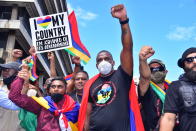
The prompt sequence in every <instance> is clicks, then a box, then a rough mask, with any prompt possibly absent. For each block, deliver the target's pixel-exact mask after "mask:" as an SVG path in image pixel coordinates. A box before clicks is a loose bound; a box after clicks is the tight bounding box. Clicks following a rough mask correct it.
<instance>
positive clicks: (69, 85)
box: [66, 56, 81, 93]
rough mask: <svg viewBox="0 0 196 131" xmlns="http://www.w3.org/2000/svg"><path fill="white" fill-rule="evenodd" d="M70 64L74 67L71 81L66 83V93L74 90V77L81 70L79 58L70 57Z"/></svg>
mask: <svg viewBox="0 0 196 131" xmlns="http://www.w3.org/2000/svg"><path fill="white" fill-rule="evenodd" d="M72 62H73V63H74V64H75V67H74V72H73V77H72V79H71V80H69V81H68V83H67V89H66V92H67V93H71V92H72V91H73V90H74V79H75V75H76V73H77V72H78V71H80V70H81V65H80V57H78V56H73V57H72Z"/></svg>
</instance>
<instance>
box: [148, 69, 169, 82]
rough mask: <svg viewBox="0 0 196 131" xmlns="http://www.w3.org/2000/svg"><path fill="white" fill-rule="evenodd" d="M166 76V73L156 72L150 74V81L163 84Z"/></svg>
mask: <svg viewBox="0 0 196 131" xmlns="http://www.w3.org/2000/svg"><path fill="white" fill-rule="evenodd" d="M166 74H167V72H162V71H156V72H154V73H152V74H151V81H153V82H154V83H156V84H160V83H163V82H164V81H165V77H166Z"/></svg>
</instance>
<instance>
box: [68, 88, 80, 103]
mask: <svg viewBox="0 0 196 131" xmlns="http://www.w3.org/2000/svg"><path fill="white" fill-rule="evenodd" d="M69 96H71V97H72V99H74V101H76V102H78V103H81V101H82V96H81V95H77V93H76V91H73V92H72V93H70V94H69Z"/></svg>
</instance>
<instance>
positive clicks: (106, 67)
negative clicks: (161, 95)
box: [78, 4, 143, 131]
mask: <svg viewBox="0 0 196 131" xmlns="http://www.w3.org/2000/svg"><path fill="white" fill-rule="evenodd" d="M111 14H112V16H113V17H114V18H117V19H118V20H119V22H120V25H121V30H122V36H121V38H122V46H123V49H122V51H121V54H120V59H121V65H120V66H119V67H118V69H117V70H114V68H113V67H114V64H115V62H114V60H113V57H112V54H111V53H110V52H108V51H106V50H102V51H100V52H99V53H98V54H97V57H96V67H97V69H98V70H99V72H100V73H99V74H98V75H96V76H94V77H93V78H91V79H90V80H89V81H87V83H86V84H85V87H84V91H83V98H82V102H81V108H80V113H79V119H78V124H79V131H83V130H84V131H89V130H90V131H91V130H98V131H101V130H102V131H103V130H104V131H106V130H107V131H128V130H131V131H143V129H142V126H135V125H134V124H135V122H133V121H134V120H135V121H137V120H138V119H137V118H136V117H135V118H134V115H133V114H132V115H131V116H130V110H129V109H130V102H129V90H130V85H131V82H132V77H133V41H132V36H131V31H130V27H129V24H128V23H129V19H128V17H127V12H126V9H125V7H124V5H122V4H120V5H116V6H114V7H112V8H111ZM138 109H139V108H138ZM130 119H131V122H130ZM138 121H139V120H138ZM139 128H140V129H139Z"/></svg>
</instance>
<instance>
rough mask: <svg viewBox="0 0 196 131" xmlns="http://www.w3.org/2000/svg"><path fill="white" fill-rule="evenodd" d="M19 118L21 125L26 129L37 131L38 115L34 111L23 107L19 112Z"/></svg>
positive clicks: (27, 130)
mask: <svg viewBox="0 0 196 131" xmlns="http://www.w3.org/2000/svg"><path fill="white" fill-rule="evenodd" d="M18 118H19V120H20V125H21V127H22V128H24V129H25V130H26V131H36V128H37V116H36V115H35V114H34V113H32V112H28V111H26V110H25V109H22V108H21V109H20V112H19V114H18Z"/></svg>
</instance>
